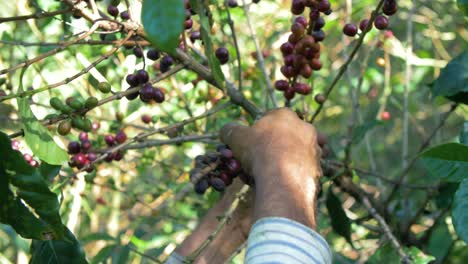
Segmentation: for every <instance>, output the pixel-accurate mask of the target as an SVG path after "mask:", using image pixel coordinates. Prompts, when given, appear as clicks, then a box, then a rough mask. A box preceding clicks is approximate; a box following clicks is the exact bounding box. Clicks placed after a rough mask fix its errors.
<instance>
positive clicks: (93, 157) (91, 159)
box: [86, 152, 97, 161]
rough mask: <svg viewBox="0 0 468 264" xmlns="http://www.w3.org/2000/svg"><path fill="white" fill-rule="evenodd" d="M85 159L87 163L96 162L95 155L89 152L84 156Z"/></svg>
mask: <svg viewBox="0 0 468 264" xmlns="http://www.w3.org/2000/svg"><path fill="white" fill-rule="evenodd" d="M86 158H87V159H88V160H89V161H95V160H97V154H96V153H93V152H90V153H88V154H86Z"/></svg>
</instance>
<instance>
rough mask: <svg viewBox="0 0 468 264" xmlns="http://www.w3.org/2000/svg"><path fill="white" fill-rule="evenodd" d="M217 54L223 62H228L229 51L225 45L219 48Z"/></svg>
mask: <svg viewBox="0 0 468 264" xmlns="http://www.w3.org/2000/svg"><path fill="white" fill-rule="evenodd" d="M215 55H216V58H218V60H219V62H220V63H221V64H226V63H227V62H228V61H229V51H228V50H227V49H226V48H225V47H220V48H217V49H216V51H215Z"/></svg>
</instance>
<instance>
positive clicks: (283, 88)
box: [275, 80, 289, 91]
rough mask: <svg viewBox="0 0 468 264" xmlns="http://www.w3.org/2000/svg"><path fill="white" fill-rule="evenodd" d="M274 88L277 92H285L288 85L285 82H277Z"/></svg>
mask: <svg viewBox="0 0 468 264" xmlns="http://www.w3.org/2000/svg"><path fill="white" fill-rule="evenodd" d="M275 88H276V89H277V90H279V91H286V90H287V89H288V88H289V83H288V81H286V80H278V81H276V82H275Z"/></svg>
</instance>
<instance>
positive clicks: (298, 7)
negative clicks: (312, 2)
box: [291, 0, 305, 15]
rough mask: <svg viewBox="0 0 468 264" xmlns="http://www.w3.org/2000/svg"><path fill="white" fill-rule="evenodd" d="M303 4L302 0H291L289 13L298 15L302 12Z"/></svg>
mask: <svg viewBox="0 0 468 264" xmlns="http://www.w3.org/2000/svg"><path fill="white" fill-rule="evenodd" d="M304 9H305V5H304V0H293V1H292V5H291V13H293V14H294V15H300V14H302V13H304Z"/></svg>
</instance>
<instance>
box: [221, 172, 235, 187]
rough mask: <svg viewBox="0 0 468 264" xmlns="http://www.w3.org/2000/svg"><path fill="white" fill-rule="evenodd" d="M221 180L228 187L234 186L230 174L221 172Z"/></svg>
mask: <svg viewBox="0 0 468 264" xmlns="http://www.w3.org/2000/svg"><path fill="white" fill-rule="evenodd" d="M219 178H220V179H221V180H222V181H223V182H224V184H225V185H226V186H229V185H231V184H232V176H231V175H229V174H228V173H225V172H221V173H220V174H219Z"/></svg>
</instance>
